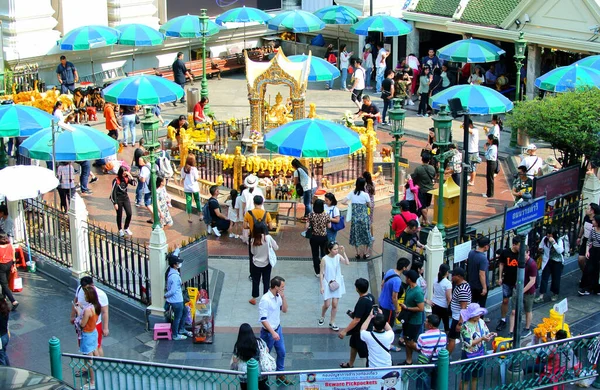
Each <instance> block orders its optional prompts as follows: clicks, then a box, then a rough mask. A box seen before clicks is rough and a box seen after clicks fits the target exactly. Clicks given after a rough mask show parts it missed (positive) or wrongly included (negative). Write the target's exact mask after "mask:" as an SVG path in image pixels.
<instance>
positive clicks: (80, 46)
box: [59, 26, 120, 51]
mask: <svg viewBox="0 0 600 390" xmlns="http://www.w3.org/2000/svg"><path fill="white" fill-rule="evenodd" d="M119 34H120V33H119V30H116V29H114V28H111V27H106V26H83V27H77V28H75V29H73V30H71V31H69V32H68V33H66V34H65V36H64V38H63V39H61V40H60V41H59V42H60V49H61V50H71V51H78V50H90V49H93V48H96V47H102V46H108V45H114V44H115V43H117V40H118V39H119Z"/></svg>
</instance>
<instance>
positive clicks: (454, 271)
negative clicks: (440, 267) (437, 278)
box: [450, 267, 467, 278]
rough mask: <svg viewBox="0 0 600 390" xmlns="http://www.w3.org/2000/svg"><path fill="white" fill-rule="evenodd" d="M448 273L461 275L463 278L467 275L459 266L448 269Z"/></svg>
mask: <svg viewBox="0 0 600 390" xmlns="http://www.w3.org/2000/svg"><path fill="white" fill-rule="evenodd" d="M450 273H451V274H452V275H453V276H454V275H457V276H462V277H463V278H464V277H465V276H466V275H467V274H466V272H465V270H464V269H463V268H460V267H456V268H454V269H453V270H451V271H450Z"/></svg>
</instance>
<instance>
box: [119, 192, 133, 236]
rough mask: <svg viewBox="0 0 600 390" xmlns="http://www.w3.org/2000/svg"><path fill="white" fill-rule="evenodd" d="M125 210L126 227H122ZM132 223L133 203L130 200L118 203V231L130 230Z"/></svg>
mask: <svg viewBox="0 0 600 390" xmlns="http://www.w3.org/2000/svg"><path fill="white" fill-rule="evenodd" d="M123 210H125V227H124V228H123V226H122V225H121V222H122V220H123ZM130 223H131V202H130V201H129V198H127V199H125V200H119V201H117V229H119V230H121V229H129V224H130Z"/></svg>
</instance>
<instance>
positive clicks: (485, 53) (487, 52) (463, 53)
mask: <svg viewBox="0 0 600 390" xmlns="http://www.w3.org/2000/svg"><path fill="white" fill-rule="evenodd" d="M502 54H506V52H505V51H504V50H502V49H501V48H499V47H498V46H496V45H494V44H493V43H490V42H487V41H482V40H481V39H473V38H469V39H463V40H460V41H456V42H452V43H451V44H449V45H446V46H444V47H442V48H441V49H439V50H438V51H437V56H438V57H439V58H440V59H442V60H446V61H454V62H468V63H477V62H495V61H498V60H499V59H500V56H501V55H502Z"/></svg>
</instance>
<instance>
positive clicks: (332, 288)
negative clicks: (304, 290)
mask: <svg viewBox="0 0 600 390" xmlns="http://www.w3.org/2000/svg"><path fill="white" fill-rule="evenodd" d="M336 259H337V256H336ZM339 266H340V261H339V259H337V264H336V267H335V276H337V274H338V268H339ZM339 288H340V284H339V283H338V282H337V280H335V279H333V280H330V281H329V291H331V292H334V291H337V290H338V289H339Z"/></svg>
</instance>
